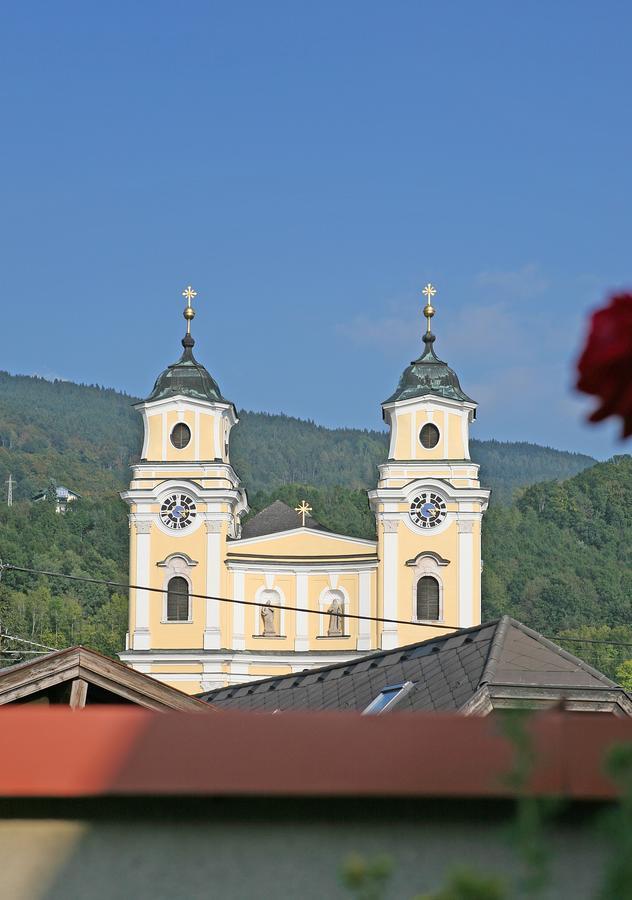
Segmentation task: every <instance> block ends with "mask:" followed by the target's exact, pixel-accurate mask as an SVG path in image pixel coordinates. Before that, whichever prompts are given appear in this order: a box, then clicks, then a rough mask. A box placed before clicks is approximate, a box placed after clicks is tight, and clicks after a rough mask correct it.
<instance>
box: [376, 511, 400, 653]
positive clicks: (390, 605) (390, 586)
mask: <svg viewBox="0 0 632 900" xmlns="http://www.w3.org/2000/svg"><path fill="white" fill-rule="evenodd" d="M397 526H398V522H397V520H396V519H394V520H389V519H384V520H383V521H382V527H383V529H384V535H383V546H384V553H383V562H382V597H383V598H384V604H383V605H384V611H383V615H384V618H385V619H397V618H398V616H397V576H398V552H397V551H398V542H399V541H398V535H397ZM397 646H398V632H397V625H392V624H390V623H388V622H385V623H382V631H381V641H380V647H381V649H382V650H392V649H393V647H397Z"/></svg>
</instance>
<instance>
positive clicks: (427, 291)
mask: <svg viewBox="0 0 632 900" xmlns="http://www.w3.org/2000/svg"><path fill="white" fill-rule="evenodd" d="M421 293H422V294H424V296H425V298H426V305H425V306H424V316H425V317H426V321H427V322H428V327H427V328H426V333H427V334H430V320H431V319H432V317H433V316H434V314H435V311H434V306H433V305H432V298H433V297H434V295H435V294H436V293H437V289H436V287H435V286H434V284H432V283H431V282H430V281H429V282H428V284H427V285H426V286H425V288H423V289H422V291H421Z"/></svg>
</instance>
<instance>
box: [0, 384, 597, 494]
mask: <svg viewBox="0 0 632 900" xmlns="http://www.w3.org/2000/svg"><path fill="white" fill-rule="evenodd" d="M135 401H136V398H134V397H131V396H129V395H127V394H124V393H121V392H118V391H115V390H113V389H111V388H103V387H99V386H96V385H82V384H74V383H73V382H68V381H48V380H46V379H44V378H39V377H36V376H28V375H11V374H9V373H8V372H0V484H2V487H3V488H4V489H6V488H5V484H4V483H5V482H6V479H7V478H8V476H9V473H11V474H12V475H13V478H14V480H15V483H16V487H15V491H14V496H15V498H16V499H27V498H30V497H31V496H32V495H33V494H35V493H37V491H39V490H41V489H42V488H43V487H45V486H46V485H47V483H48V481H49V480H50V479H53V480H55V481H56V482H57V483H58V484H65V485H67V486H68V487H71V488H72V489H73V490H75V491H78V492H79V493H80V494H85V495H89V494H103V493H111V492H115V491H118V490H121V489H122V488H123V487H125V486H126V485H127V483H128V481H129V465H130V464H131V463H132V462H134V461H135V460H136V459H137V458H138V453H139V449H140V447H141V442H142V437H141V421H140V416H139V415H138V414H137V413H136V412H135V411H134V410H133V409H132V404H133V403H134V402H135ZM239 415H240V419H241V421H240V423H239V425H238V426H237V427H236V428H235V430H234V432H233V437H232V444H231V453H232V461H233V465H234V467H235V469H236V471H237V472H238V473H239V475H240V477H241V478H242V479H243V481H244V483H245V485H246V487H247V488H248V489H249V490H250V491H270V490H274V489H275V488H277V487H279V486H282V485H285V484H292V483H301V484H312V485H315V486H317V487H322V488H327V487H331V486H334V485H343V486H344V487H347V488H350V489H354V488H356V489H357V488H369V487H372V486H373V485H374V484H375V480H376V466H377V465H378V464H379V463H380V462H383V461H384V459H385V458H386V453H387V438H386V434H385V433H384V432H380V431H370V430H362V429H354V428H333V429H330V428H325V427H324V426H321V425H317V424H315V423H314V422H311V421H304V420H302V419H297V418H293V417H291V416H285V415H282V414H270V413H257V412H247V411H244V412H240V414H239ZM471 447H472V457H473V459H474V460H475V461H476V462H478V463H480V464H481V481H482V483H483V484H484V485H485V486H486V487H491V488H492V491H493V497H494V501H495V502H496V503H499V502H502V503H505V502H508V501H509V500H510V499H511V496H512V494H513V492H514V491H515V490H516V489H517V488H521V487H524V486H526V485H530V484H533V483H535V482H539V481H547V480H560V479H566V478H569V477H571V476H573V475H576V474H577V473H579V472H581V471H583V470H584V469H586V468H588V467H589V466H592V465H594V464H595V462H596V460H594V459H593V458H592V457H590V456H585V455H583V454H579V453H569V452H567V451H562V450H554V449H552V448H549V447H541V446H539V445H537V444H530V443H524V442H521V443H512V442H500V441H494V440H492V441H476V440H473V441H472V443H471ZM0 496H2V497H5V496H6V494H5V493H2V494H1V495H0Z"/></svg>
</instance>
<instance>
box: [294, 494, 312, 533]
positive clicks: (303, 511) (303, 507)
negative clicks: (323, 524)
mask: <svg viewBox="0 0 632 900" xmlns="http://www.w3.org/2000/svg"><path fill="white" fill-rule="evenodd" d="M311 511H312V508H311V506H310V505H309V504H308V502H307V500H301V502H300V503H299V505H298V506H295V507H294V512H297V513H298V514H299V516H302V517H303V528H305V516H308V515H309V514H310V513H311Z"/></svg>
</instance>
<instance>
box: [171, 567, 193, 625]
mask: <svg viewBox="0 0 632 900" xmlns="http://www.w3.org/2000/svg"><path fill="white" fill-rule="evenodd" d="M189 603H190V598H189V582H188V581H187V580H186V578H183V577H182V576H181V575H176V576H175V578H170V579H169V583H168V584H167V622H188V621H189V620H190V615H189Z"/></svg>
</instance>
